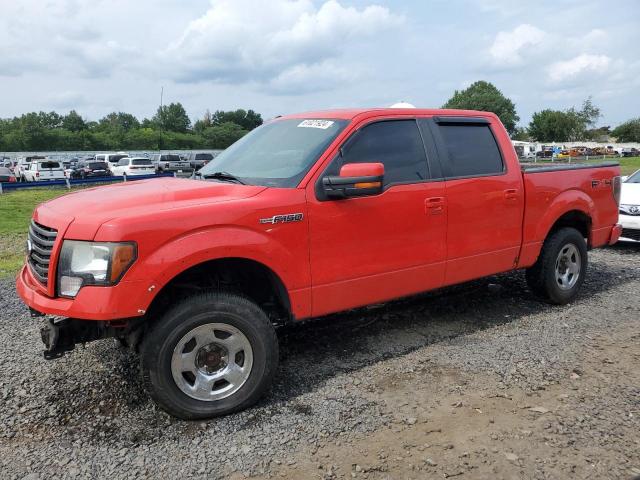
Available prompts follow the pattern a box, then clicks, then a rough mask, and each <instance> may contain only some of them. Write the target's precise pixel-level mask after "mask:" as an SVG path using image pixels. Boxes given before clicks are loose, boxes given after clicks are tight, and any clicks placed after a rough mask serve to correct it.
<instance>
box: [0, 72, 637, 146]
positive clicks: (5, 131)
mask: <svg viewBox="0 0 640 480" xmlns="http://www.w3.org/2000/svg"><path fill="white" fill-rule="evenodd" d="M443 108H452V109H468V110H483V111H488V112H493V113H495V114H496V115H498V117H500V120H501V121H502V123H503V124H504V126H505V127H506V129H507V131H508V132H509V134H510V135H511V138H513V139H515V140H527V141H530V140H533V141H538V142H569V141H580V140H595V141H598V140H600V141H601V140H603V139H606V138H608V137H609V136H611V137H614V138H616V139H617V141H619V142H640V118H634V119H631V120H628V121H626V122H624V123H623V124H621V125H619V126H617V127H616V128H614V129H611V128H610V127H609V126H600V127H597V126H596V123H597V121H598V119H599V118H600V116H601V115H600V109H599V108H598V107H597V106H595V105H594V104H593V102H592V100H591V98H587V99H586V100H585V101H584V102H583V103H582V106H581V107H580V108H579V109H578V108H575V107H571V108H569V109H567V110H552V109H544V110H541V111H539V112H535V113H534V114H533V116H532V119H531V122H530V123H529V125H528V126H526V127H523V126H518V121H519V120H520V118H519V117H518V115H517V113H516V106H515V104H514V103H513V101H512V100H511V99H509V98H507V97H506V96H505V95H503V94H502V92H501V91H500V90H498V89H497V88H496V87H495V86H494V85H493V84H491V83H489V82H485V81H482V80H481V81H477V82H475V83H473V84H472V85H471V86H469V87H468V88H466V89H464V90H460V91H458V90H456V91H455V92H454V94H453V96H452V97H451V98H450V99H449V100H448V101H447V102H446V103H445V104H444V105H443ZM260 125H262V116H261V115H260V114H259V113H256V112H254V111H253V110H243V109H238V110H234V111H221V110H217V111H215V112H214V113H210V112H209V111H208V110H207V112H206V113H205V115H204V116H203V118H201V119H198V120H196V121H195V122H194V123H193V124H192V123H191V120H190V118H189V116H188V115H187V112H186V111H185V109H184V107H183V106H182V104H180V103H179V102H178V103H171V104H169V105H163V106H162V107H159V108H158V110H157V111H156V113H155V115H154V116H153V117H152V118H145V119H143V120H138V119H137V118H136V117H135V116H134V115H132V114H130V113H125V112H112V113H110V114H108V115H106V116H105V117H103V118H101V119H100V120H98V121H88V120H85V119H84V118H83V117H82V116H81V115H79V114H78V113H77V112H76V111H75V110H71V111H70V112H69V113H67V114H66V115H61V114H59V113H57V112H30V113H25V114H23V115H21V116H19V117H17V116H16V117H14V118H7V119H0V151H5V152H15V151H60V150H174V149H197V148H212V149H218V148H227V147H228V146H229V145H231V144H232V143H233V142H235V141H236V140H238V139H239V138H241V137H242V136H243V135H245V134H246V133H247V132H249V131H250V130H252V129H254V128H256V127H258V126H260Z"/></svg>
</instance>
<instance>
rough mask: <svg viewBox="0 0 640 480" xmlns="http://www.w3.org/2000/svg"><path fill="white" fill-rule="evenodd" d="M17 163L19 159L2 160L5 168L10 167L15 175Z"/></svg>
mask: <svg viewBox="0 0 640 480" xmlns="http://www.w3.org/2000/svg"><path fill="white" fill-rule="evenodd" d="M16 165H18V161H17V160H5V161H4V162H2V166H3V167H5V168H8V169H9V170H11V174H12V175H13V176H14V177H15V174H16V173H15V168H16Z"/></svg>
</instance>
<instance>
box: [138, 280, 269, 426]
mask: <svg viewBox="0 0 640 480" xmlns="http://www.w3.org/2000/svg"><path fill="white" fill-rule="evenodd" d="M207 304H210V305H213V304H215V305H218V306H219V305H224V306H225V308H229V309H230V310H235V311H236V312H242V313H243V314H246V313H249V314H251V316H252V321H253V325H254V326H255V327H256V328H257V330H258V332H259V335H260V336H261V337H262V338H264V341H265V343H266V344H267V345H269V346H270V347H271V351H270V352H268V355H269V356H270V357H271V358H270V359H268V361H267V362H266V363H265V370H264V373H263V375H262V380H261V381H260V385H259V387H258V388H257V389H256V390H255V391H254V392H252V393H251V395H249V396H248V397H247V398H245V399H244V400H243V401H241V402H238V403H236V404H234V405H232V406H229V407H226V408H222V409H219V410H217V411H207V412H203V411H200V412H194V411H189V410H186V409H184V408H181V407H180V406H178V405H177V404H176V402H175V401H174V399H173V398H172V392H171V391H168V390H167V389H163V388H158V386H157V385H156V381H157V376H158V372H156V371H155V370H156V366H157V362H156V361H155V359H156V358H157V356H158V355H159V352H160V350H161V348H162V343H163V340H164V339H166V335H167V334H168V332H167V331H166V330H171V327H173V325H171V324H172V321H173V322H175V319H176V318H179V317H181V316H183V315H185V314H188V313H189V311H190V310H193V309H194V308H199V307H201V306H202V305H207ZM278 355H279V353H278V339H277V336H276V332H275V328H274V327H273V325H272V323H271V322H270V320H269V318H268V317H267V315H266V314H265V313H264V311H263V310H262V309H261V308H260V307H259V306H258V305H256V304H255V303H254V302H253V301H251V300H249V299H248V298H246V297H244V296H242V295H238V294H234V293H224V292H215V293H204V294H198V295H194V296H191V297H188V298H186V299H185V300H183V301H182V302H180V303H179V304H177V305H176V306H174V307H173V308H171V309H170V310H168V311H167V312H166V313H165V314H164V315H163V316H162V317H161V318H159V319H158V320H157V321H156V322H155V323H154V325H153V327H152V328H151V329H150V330H149V331H148V332H147V333H146V334H145V336H144V338H143V341H142V347H141V355H140V364H141V373H142V382H143V386H144V388H145V390H146V391H147V393H148V394H149V396H150V397H151V398H152V399H153V400H154V401H155V402H156V403H157V404H158V405H159V406H160V407H161V408H162V409H163V410H165V411H166V412H167V413H169V414H171V415H173V416H175V417H178V418H181V419H184V420H196V419H204V418H211V417H215V416H220V415H227V414H229V413H233V412H237V411H240V410H244V409H246V408H248V407H250V406H251V405H253V404H254V403H255V402H256V401H257V400H258V399H259V398H260V397H261V396H262V395H263V394H264V393H265V392H266V390H268V388H269V387H270V385H271V381H272V379H273V377H274V376H275V373H276V370H277V366H278ZM176 388H177V387H176ZM241 390H242V389H241ZM241 390H240V391H241ZM238 393H239V392H238ZM236 395H237V393H236V394H234V395H233V396H232V397H234V396H236ZM232 397H229V398H232ZM201 403H204V402H201ZM216 403H217V402H216Z"/></svg>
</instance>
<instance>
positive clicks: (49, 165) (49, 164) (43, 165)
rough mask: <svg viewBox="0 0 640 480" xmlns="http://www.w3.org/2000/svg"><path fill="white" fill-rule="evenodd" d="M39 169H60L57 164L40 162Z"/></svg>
mask: <svg viewBox="0 0 640 480" xmlns="http://www.w3.org/2000/svg"><path fill="white" fill-rule="evenodd" d="M40 168H60V164H59V163H58V162H40Z"/></svg>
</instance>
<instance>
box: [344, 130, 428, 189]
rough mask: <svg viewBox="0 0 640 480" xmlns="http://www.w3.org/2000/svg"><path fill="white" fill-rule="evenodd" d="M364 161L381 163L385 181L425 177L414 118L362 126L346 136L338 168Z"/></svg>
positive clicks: (423, 159)
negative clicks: (352, 135)
mask: <svg viewBox="0 0 640 480" xmlns="http://www.w3.org/2000/svg"><path fill="white" fill-rule="evenodd" d="M365 162H380V163H382V164H384V183H385V185H389V184H390V183H400V182H420V181H422V180H424V179H426V178H428V173H427V156H426V154H425V151H424V145H423V144H422V137H421V136H420V132H419V131H418V125H417V124H416V121H415V120H390V121H383V122H377V123H373V124H370V125H367V126H366V127H364V128H362V130H360V131H359V132H357V133H356V134H355V137H352V140H351V141H349V140H347V143H346V144H345V146H344V148H343V157H342V159H341V161H340V162H339V166H338V168H337V170H339V169H340V166H342V165H344V164H347V163H365ZM336 173H337V172H336Z"/></svg>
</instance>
